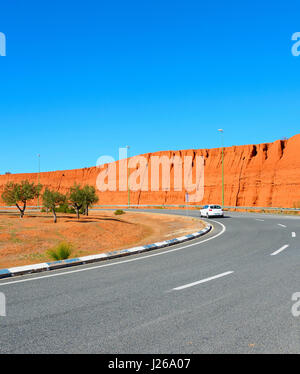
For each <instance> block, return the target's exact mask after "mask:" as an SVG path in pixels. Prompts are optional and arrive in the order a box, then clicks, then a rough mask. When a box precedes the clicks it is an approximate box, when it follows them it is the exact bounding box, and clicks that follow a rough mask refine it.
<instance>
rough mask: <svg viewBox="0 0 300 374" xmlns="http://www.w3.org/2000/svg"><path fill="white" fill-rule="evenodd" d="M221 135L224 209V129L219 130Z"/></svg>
mask: <svg viewBox="0 0 300 374" xmlns="http://www.w3.org/2000/svg"><path fill="white" fill-rule="evenodd" d="M218 131H219V132H220V134H221V146H222V208H224V139H223V133H224V130H223V129H219V130H218Z"/></svg>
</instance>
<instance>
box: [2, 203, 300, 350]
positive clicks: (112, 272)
mask: <svg viewBox="0 0 300 374" xmlns="http://www.w3.org/2000/svg"><path fill="white" fill-rule="evenodd" d="M158 212H160V213H164V212H165V213H170V212H173V213H175V214H178V213H179V214H185V212H184V211H182V210H181V211H170V210H168V211H167V210H166V211H165V210H164V211H162V210H158ZM196 214H198V213H197V212H195V211H194V212H192V211H189V215H196ZM209 222H211V223H212V224H213V226H214V229H213V230H212V231H211V232H210V233H209V234H207V235H205V236H204V237H202V238H201V239H199V240H194V241H190V242H186V243H183V244H181V245H177V246H174V247H169V248H163V249H160V250H155V251H152V252H148V253H146V254H140V255H135V256H130V257H125V258H122V259H120V258H119V259H115V260H111V261H107V262H102V263H94V264H90V265H83V266H78V267H72V268H68V269H61V270H57V271H51V272H46V273H40V274H32V275H27V276H22V277H15V278H11V279H2V280H1V281H0V292H2V293H4V294H5V297H6V302H7V306H6V313H7V316H6V317H0V353H114V354H118V353H135V354H137V353H153V354H155V353H300V323H299V322H300V317H294V316H293V314H292V312H291V309H292V305H293V304H294V303H295V301H292V295H293V294H294V293H295V292H300V272H299V265H300V243H299V239H300V219H299V218H296V217H290V216H275V215H274V216H271V215H264V214H246V213H231V212H230V213H228V214H227V217H224V218H223V219H222V218H220V219H213V220H209Z"/></svg>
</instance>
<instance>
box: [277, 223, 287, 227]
mask: <svg viewBox="0 0 300 374" xmlns="http://www.w3.org/2000/svg"><path fill="white" fill-rule="evenodd" d="M278 226H281V227H286V226H285V225H282V224H281V223H278Z"/></svg>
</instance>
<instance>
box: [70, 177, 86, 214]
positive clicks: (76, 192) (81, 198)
mask: <svg viewBox="0 0 300 374" xmlns="http://www.w3.org/2000/svg"><path fill="white" fill-rule="evenodd" d="M68 200H69V202H70V204H71V205H72V207H73V208H74V209H75V211H76V214H77V219H79V212H80V209H81V208H82V207H83V205H84V203H85V193H84V191H83V189H82V188H81V187H80V184H76V183H75V184H74V186H73V187H71V188H70V193H69V196H68Z"/></svg>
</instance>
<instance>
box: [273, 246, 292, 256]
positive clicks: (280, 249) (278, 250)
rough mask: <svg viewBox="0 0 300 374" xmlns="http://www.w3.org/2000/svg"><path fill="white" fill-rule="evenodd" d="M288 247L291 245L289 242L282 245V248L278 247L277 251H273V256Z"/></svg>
mask: <svg viewBox="0 0 300 374" xmlns="http://www.w3.org/2000/svg"><path fill="white" fill-rule="evenodd" d="M287 247H289V245H288V244H286V245H284V246H283V247H281V248H279V249H277V251H275V252H273V253H271V256H275V255H277V254H278V253H280V252H282V251H284V250H285V249H286V248H287Z"/></svg>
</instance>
